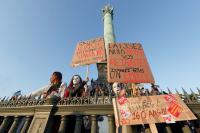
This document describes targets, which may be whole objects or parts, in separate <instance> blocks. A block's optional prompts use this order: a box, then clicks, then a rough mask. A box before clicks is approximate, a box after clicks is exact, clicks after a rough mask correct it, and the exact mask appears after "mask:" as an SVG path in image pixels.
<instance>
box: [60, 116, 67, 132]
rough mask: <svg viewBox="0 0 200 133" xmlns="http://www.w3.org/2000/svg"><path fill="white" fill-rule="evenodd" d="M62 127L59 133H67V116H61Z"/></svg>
mask: <svg viewBox="0 0 200 133" xmlns="http://www.w3.org/2000/svg"><path fill="white" fill-rule="evenodd" d="M60 121H61V122H60V127H59V131H58V132H59V133H65V132H66V127H67V123H68V117H67V116H66V115H62V116H61V120H60Z"/></svg>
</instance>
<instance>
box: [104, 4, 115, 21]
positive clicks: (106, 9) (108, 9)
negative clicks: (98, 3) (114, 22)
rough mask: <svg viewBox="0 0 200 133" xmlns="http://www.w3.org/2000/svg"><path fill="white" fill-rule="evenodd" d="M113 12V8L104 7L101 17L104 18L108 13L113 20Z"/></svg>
mask: <svg viewBox="0 0 200 133" xmlns="http://www.w3.org/2000/svg"><path fill="white" fill-rule="evenodd" d="M113 10H114V8H113V7H111V6H110V5H109V4H107V5H105V6H104V8H103V9H102V13H103V16H104V15H105V14H106V13H109V14H111V16H112V18H113Z"/></svg>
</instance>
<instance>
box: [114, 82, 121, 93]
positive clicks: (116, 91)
mask: <svg viewBox="0 0 200 133" xmlns="http://www.w3.org/2000/svg"><path fill="white" fill-rule="evenodd" d="M120 89H121V88H120V84H119V83H117V82H115V83H113V92H114V93H115V94H119V91H120Z"/></svg>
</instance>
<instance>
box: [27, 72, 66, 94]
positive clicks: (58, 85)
mask: <svg viewBox="0 0 200 133" xmlns="http://www.w3.org/2000/svg"><path fill="white" fill-rule="evenodd" d="M66 88H67V84H66V83H64V82H62V73H61V72H57V71H56V72H53V74H52V75H51V78H50V84H49V85H47V86H45V87H43V88H41V89H39V90H37V91H35V92H32V93H31V97H37V96H41V97H43V98H50V97H52V96H57V97H61V98H62V97H63V96H64V92H65V89H66Z"/></svg>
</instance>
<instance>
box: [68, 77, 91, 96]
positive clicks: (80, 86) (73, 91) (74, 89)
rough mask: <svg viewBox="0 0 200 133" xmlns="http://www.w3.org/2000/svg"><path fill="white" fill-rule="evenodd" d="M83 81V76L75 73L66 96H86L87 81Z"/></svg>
mask: <svg viewBox="0 0 200 133" xmlns="http://www.w3.org/2000/svg"><path fill="white" fill-rule="evenodd" d="M88 80H89V79H88V78H87V79H86V81H83V80H82V78H81V77H80V76H79V75H74V76H73V77H72V79H71V81H70V83H69V86H68V87H67V89H66V91H65V94H64V97H82V96H86V93H87V91H88V90H87V89H88V88H87V86H86V85H87V82H88Z"/></svg>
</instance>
